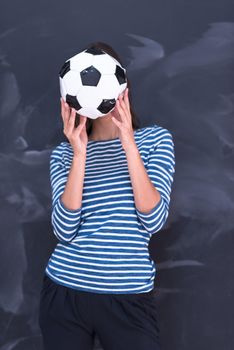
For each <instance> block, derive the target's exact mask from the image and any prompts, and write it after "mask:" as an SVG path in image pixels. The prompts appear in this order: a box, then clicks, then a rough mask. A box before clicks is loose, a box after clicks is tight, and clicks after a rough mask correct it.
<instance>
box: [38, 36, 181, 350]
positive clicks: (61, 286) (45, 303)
mask: <svg viewBox="0 0 234 350" xmlns="http://www.w3.org/2000/svg"><path fill="white" fill-rule="evenodd" d="M88 47H92V48H96V49H103V50H104V51H106V52H107V53H109V54H110V55H112V56H113V57H114V58H116V59H117V60H118V61H119V62H120V63H121V64H122V62H121V60H120V58H119V56H118V55H117V53H116V52H115V51H114V50H113V49H112V48H111V47H110V46H109V45H107V44H105V43H101V42H98V43H92V44H91V45H89V46H88ZM129 86H130V84H129V81H128V83H127V89H126V90H125V91H124V93H123V94H122V96H120V97H119V98H118V101H117V102H116V106H115V109H114V111H113V112H111V113H109V114H107V115H106V116H104V117H101V118H97V119H95V120H92V119H90V118H87V117H85V116H81V115H80V116H78V118H79V120H78V123H77V122H76V120H75V117H76V113H75V111H74V110H73V109H72V110H70V108H69V107H68V105H67V104H66V103H65V102H64V101H63V100H62V99H61V114H62V118H63V124H64V129H63V131H64V134H65V135H66V137H67V139H68V142H61V143H60V144H59V145H58V146H57V147H56V148H55V149H54V150H53V151H52V153H51V159H50V180H51V188H52V213H51V222H52V227H53V232H54V234H55V236H56V237H57V239H58V244H57V245H56V247H55V249H54V251H53V253H52V255H51V257H50V259H49V261H48V264H47V266H46V269H45V274H44V278H43V286H42V290H41V298H40V314H39V324H40V327H41V331H42V336H43V342H44V346H45V350H55V349H56V350H65V348H66V349H69V350H73V349H74V350H75V349H76V350H78V349H79V350H88V349H92V347H93V341H94V335H95V333H96V334H97V335H98V338H99V339H100V342H101V344H102V346H103V348H104V349H105V350H122V349H123V350H126V349H130V350H131V349H132V350H146V349H147V350H157V349H160V339H159V320H158V313H157V310H156V305H155V300H154V297H153V288H154V277H155V272H156V269H155V263H154V261H153V260H152V259H151V258H150V256H149V251H148V244H149V240H150V238H151V236H152V235H153V234H155V233H156V232H158V231H159V230H160V229H161V228H162V227H163V225H164V224H165V222H166V219H167V217H168V211H169V203H170V193H171V185H172V182H173V175H174V171H175V168H174V166H175V158H174V144H173V139H172V135H171V133H170V132H169V131H168V130H167V129H165V128H163V127H161V126H159V125H156V124H153V125H152V126H148V127H143V128H139V127H138V123H137V120H136V116H135V114H134V112H133V109H132V106H131V99H130V98H129V97H128V96H129V93H128V88H129Z"/></svg>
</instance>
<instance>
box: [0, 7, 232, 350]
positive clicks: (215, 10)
mask: <svg viewBox="0 0 234 350" xmlns="http://www.w3.org/2000/svg"><path fill="white" fill-rule="evenodd" d="M0 9H1V11H0V147H1V150H0V179H1V182H0V183H1V185H0V195H1V201H0V207H1V211H0V218H1V234H0V242H1V244H0V249H1V255H0V256H1V260H0V265H1V269H0V281H1V282H0V284H1V287H0V309H1V315H0V349H1V350H42V338H41V333H40V329H39V326H38V319H37V317H38V301H39V290H40V287H41V279H42V274H43V270H44V267H45V265H46V263H47V260H48V258H49V255H50V253H51V252H52V250H53V248H54V247H55V245H56V243H57V240H56V238H55V237H54V236H53V233H52V229H51V225H50V209H51V192H50V185H49V156H50V152H51V150H52V148H53V147H55V146H56V145H57V144H58V143H59V142H61V140H63V139H64V136H63V132H62V120H61V116H60V104H59V97H60V94H59V85H58V70H59V68H60V67H61V65H62V63H63V62H64V61H65V60H66V59H67V58H69V57H71V56H72V55H74V54H75V53H77V52H79V51H80V50H81V48H83V47H84V46H85V45H86V44H88V43H90V42H93V41H96V40H98V41H104V42H107V43H109V44H110V45H112V46H113V47H114V49H116V50H117V52H118V53H119V54H120V56H121V57H122V60H123V62H124V64H125V66H126V68H127V70H128V74H129V78H130V80H131V83H132V96H133V102H134V106H135V110H136V112H137V114H138V116H139V119H140V121H141V126H142V127H143V126H147V125H150V124H152V123H157V124H159V125H161V126H164V127H166V128H168V129H169V130H170V131H171V132H172V134H173V137H174V143H175V155H176V173H175V179H174V185H173V191H172V196H171V206H170V214H169V217H168V220H167V223H166V225H165V227H164V228H163V229H162V230H161V231H160V232H158V233H157V234H156V235H155V236H154V237H153V238H152V240H151V242H150V247H149V249H150V253H151V255H152V257H153V258H154V259H155V261H156V264H157V265H156V266H157V276H156V281H155V296H156V303H157V306H158V310H159V315H160V326H161V339H162V344H163V350H171V349H173V350H177V349H178V350H198V349H199V350H207V349H212V350H232V349H234V327H233V321H234V307H233V305H234V301H233V300H234V278H233V266H234V253H233V249H234V238H233V237H234V2H233V0H193V1H191V0H186V1H185V0H157V1H148V0H146V1H134V0H130V1H126V0H122V1H115V2H114V1H112V2H110V1H107V0H105V1H103V0H100V1H97V2H94V1H93V2H92V1H89V0H88V1H71V0H67V1H66V2H64V1H60V2H58V1H53V0H51V1H50V2H48V1H44V0H42V1H29V0H25V1H23V2H22V1H21V2H17V1H12V0H4V1H0ZM95 349H101V344H100V343H99V340H98V338H96V341H95ZM130 350H134V349H130ZM146 350H147V349H146Z"/></svg>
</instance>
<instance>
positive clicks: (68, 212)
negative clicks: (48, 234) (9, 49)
mask: <svg viewBox="0 0 234 350" xmlns="http://www.w3.org/2000/svg"><path fill="white" fill-rule="evenodd" d="M62 145H63V144H62V143H61V144H60V145H59V146H57V147H56V148H55V149H54V150H53V151H52V153H51V156H50V183H51V190H52V212H51V223H52V227H53V232H54V234H55V236H56V237H57V238H58V239H59V240H60V241H63V242H70V241H71V240H72V239H73V238H74V237H75V236H76V235H77V233H78V228H79V224H80V218H81V208H78V209H74V210H72V209H68V208H66V207H65V205H64V204H63V202H62V200H61V195H62V194H63V192H64V188H65V185H66V182H67V177H68V175H67V170H66V168H65V165H64V162H63V157H62V149H63V147H62Z"/></svg>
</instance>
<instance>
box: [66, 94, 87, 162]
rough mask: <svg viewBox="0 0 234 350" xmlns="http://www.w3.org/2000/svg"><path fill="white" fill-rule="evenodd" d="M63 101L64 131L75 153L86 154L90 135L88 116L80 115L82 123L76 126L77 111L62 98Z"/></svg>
mask: <svg viewBox="0 0 234 350" xmlns="http://www.w3.org/2000/svg"><path fill="white" fill-rule="evenodd" d="M60 101H61V115H62V119H63V132H64V134H65V136H66V137H67V138H68V140H69V142H70V144H71V145H72V148H73V154H74V156H76V155H86V148H87V143H88V135H87V132H86V120H87V117H85V116H81V115H80V123H79V125H78V126H77V127H75V117H76V111H75V109H74V108H70V106H69V105H68V104H67V103H66V102H65V101H64V100H63V98H62V97H61V98H60Z"/></svg>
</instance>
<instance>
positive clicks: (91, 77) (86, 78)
mask: <svg viewBox="0 0 234 350" xmlns="http://www.w3.org/2000/svg"><path fill="white" fill-rule="evenodd" d="M80 77H81V81H82V85H88V86H97V84H98V82H99V80H100V78H101V73H100V72H99V71H98V70H97V69H96V68H95V67H94V66H90V67H88V68H86V69H83V70H82V72H80Z"/></svg>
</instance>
